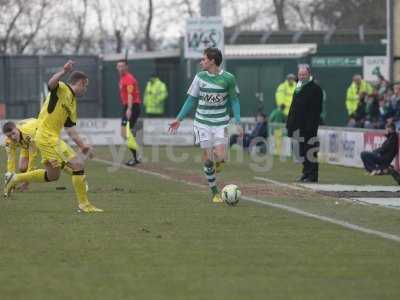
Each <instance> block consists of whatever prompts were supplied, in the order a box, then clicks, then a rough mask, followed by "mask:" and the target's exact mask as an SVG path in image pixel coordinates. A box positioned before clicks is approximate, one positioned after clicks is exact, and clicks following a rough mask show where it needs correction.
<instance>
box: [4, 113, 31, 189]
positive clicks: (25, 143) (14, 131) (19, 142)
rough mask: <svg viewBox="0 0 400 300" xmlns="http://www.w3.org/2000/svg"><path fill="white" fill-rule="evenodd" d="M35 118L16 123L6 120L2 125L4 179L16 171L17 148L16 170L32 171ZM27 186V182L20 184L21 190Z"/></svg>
mask: <svg viewBox="0 0 400 300" xmlns="http://www.w3.org/2000/svg"><path fill="white" fill-rule="evenodd" d="M36 127H37V119H34V118H31V119H25V120H22V121H19V122H17V123H14V122H6V123H4V125H3V134H4V135H5V136H6V138H5V140H4V147H5V148H6V153H7V172H6V175H5V180H6V181H7V180H8V178H9V176H10V175H11V174H12V173H15V172H16V168H17V167H16V163H15V162H16V160H17V150H18V148H20V150H19V161H18V170H19V172H21V173H24V172H27V171H28V172H29V171H33V170H34V169H35V161H36V156H37V150H36V147H35V143H34V142H33V137H34V135H35V132H36ZM27 187H28V184H27V183H24V184H22V185H21V186H20V189H21V190H25V189H26V188H27Z"/></svg>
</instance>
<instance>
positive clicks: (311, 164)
mask: <svg viewBox="0 0 400 300" xmlns="http://www.w3.org/2000/svg"><path fill="white" fill-rule="evenodd" d="M300 136H301V137H303V138H304V140H300V142H299V154H300V159H302V161H303V175H304V177H307V178H310V179H312V180H316V181H318V151H319V141H318V139H317V134H316V133H315V134H313V133H305V134H303V135H302V134H300Z"/></svg>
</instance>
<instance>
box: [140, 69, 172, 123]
mask: <svg viewBox="0 0 400 300" xmlns="http://www.w3.org/2000/svg"><path fill="white" fill-rule="evenodd" d="M167 97H168V91H167V86H166V85H165V83H164V82H162V81H161V80H160V79H159V78H158V77H157V76H156V75H152V76H151V78H150V80H149V82H148V83H147V85H146V89H145V91H144V106H145V109H146V116H148V117H160V116H162V115H163V114H164V102H165V99H167Z"/></svg>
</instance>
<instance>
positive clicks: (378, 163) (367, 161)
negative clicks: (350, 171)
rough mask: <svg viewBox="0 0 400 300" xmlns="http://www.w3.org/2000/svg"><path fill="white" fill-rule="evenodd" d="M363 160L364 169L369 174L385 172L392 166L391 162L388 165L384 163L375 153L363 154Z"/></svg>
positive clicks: (365, 152)
mask: <svg viewBox="0 0 400 300" xmlns="http://www.w3.org/2000/svg"><path fill="white" fill-rule="evenodd" d="M361 160H362V162H363V163H364V167H365V169H366V170H367V171H368V172H372V171H375V170H383V169H386V168H387V167H388V166H389V165H390V162H389V163H388V162H386V161H384V160H383V159H382V157H381V156H380V155H378V154H377V153H375V152H369V151H363V152H361Z"/></svg>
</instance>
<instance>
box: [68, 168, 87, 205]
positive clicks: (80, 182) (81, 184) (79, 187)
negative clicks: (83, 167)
mask: <svg viewBox="0 0 400 300" xmlns="http://www.w3.org/2000/svg"><path fill="white" fill-rule="evenodd" d="M72 185H73V186H74V190H75V193H76V197H77V198H78V201H79V204H83V205H86V204H89V199H88V197H87V192H86V176H85V175H84V173H83V171H75V172H73V173H72Z"/></svg>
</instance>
